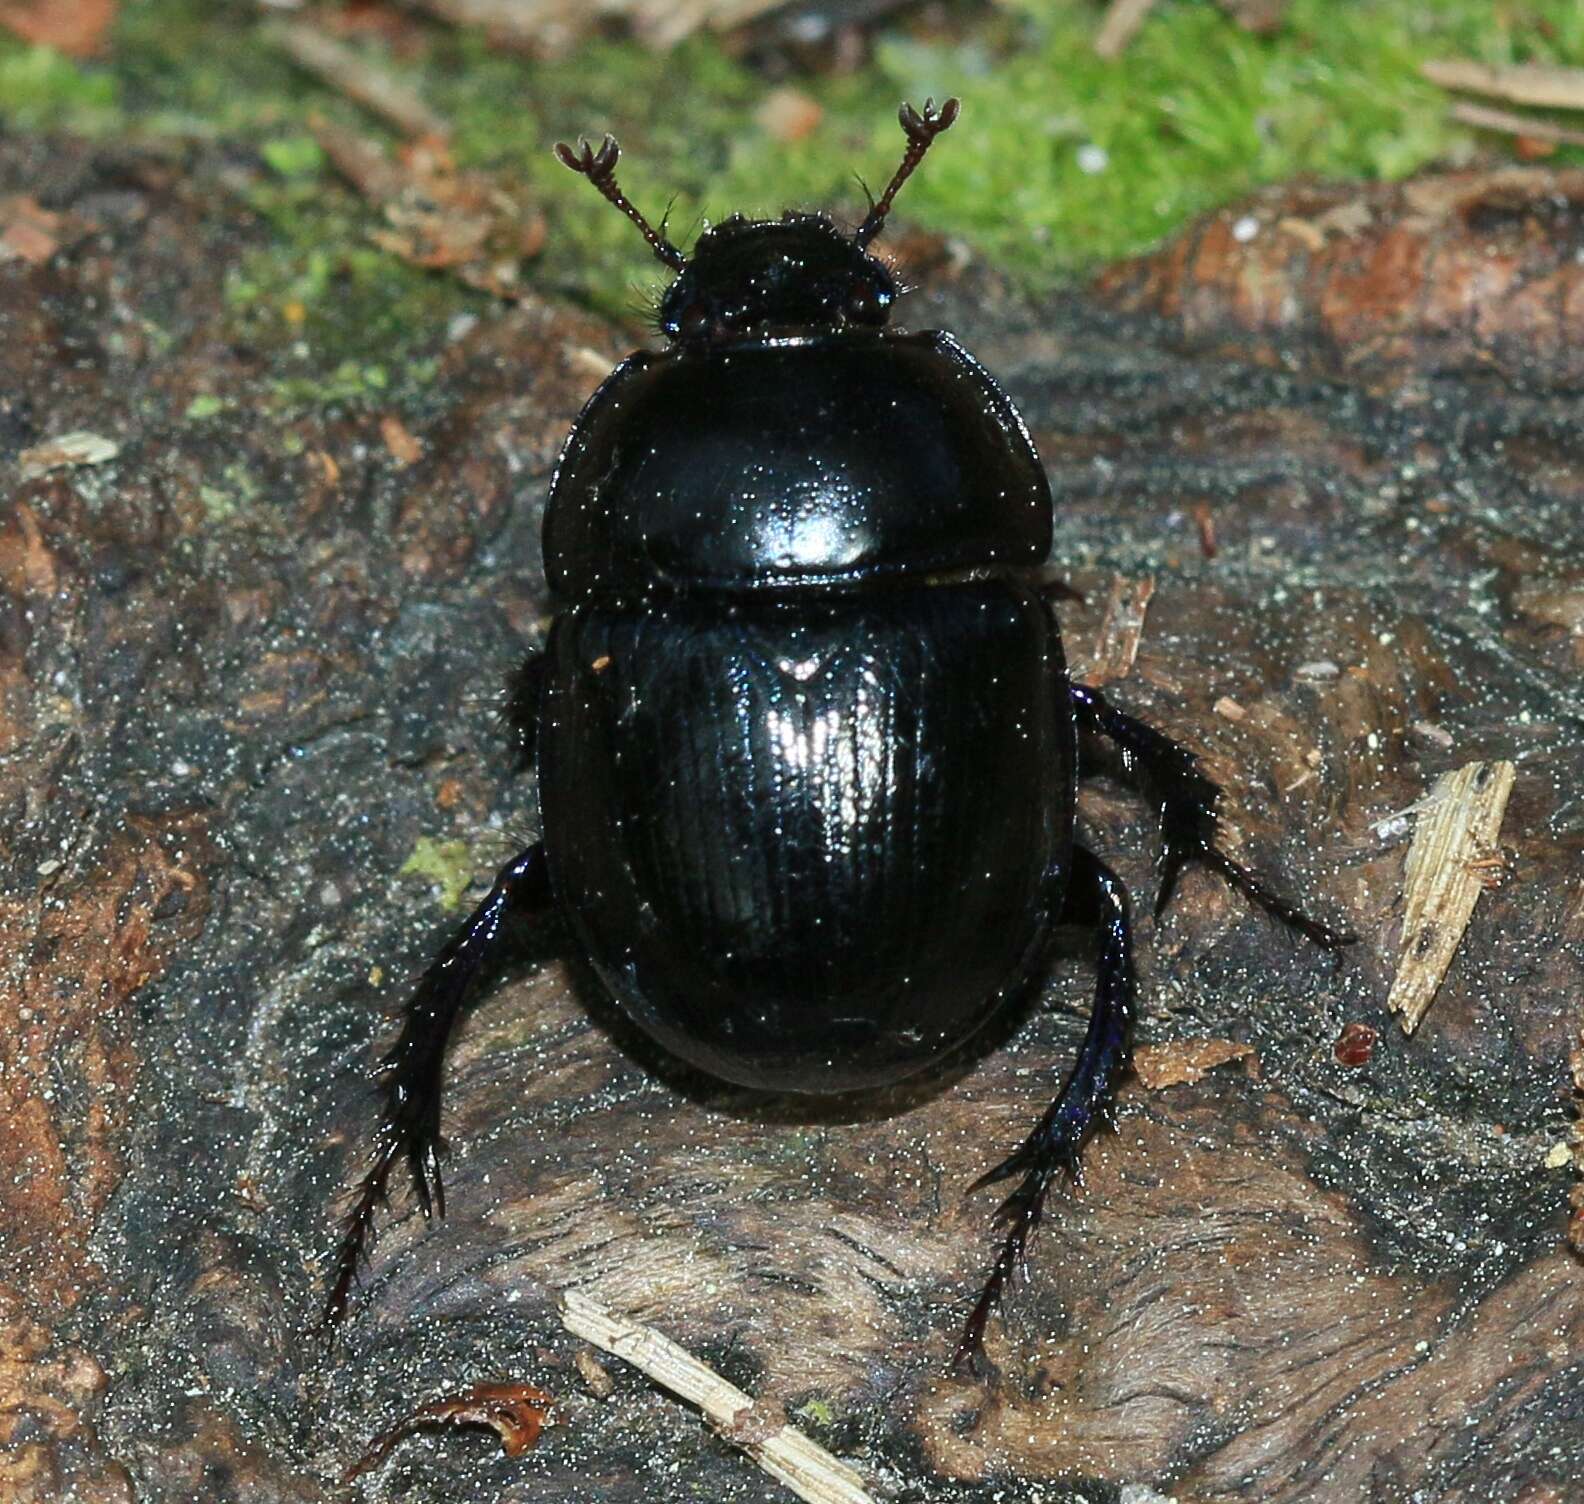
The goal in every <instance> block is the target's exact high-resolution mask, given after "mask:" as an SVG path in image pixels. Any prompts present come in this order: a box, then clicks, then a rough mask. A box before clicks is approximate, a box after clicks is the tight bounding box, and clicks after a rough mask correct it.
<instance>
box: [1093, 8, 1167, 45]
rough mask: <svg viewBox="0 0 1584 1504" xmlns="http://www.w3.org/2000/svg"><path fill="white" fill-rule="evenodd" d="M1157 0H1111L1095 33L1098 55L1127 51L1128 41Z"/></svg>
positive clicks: (1131, 38)
mask: <svg viewBox="0 0 1584 1504" xmlns="http://www.w3.org/2000/svg"><path fill="white" fill-rule="evenodd" d="M1154 4H1155V0H1111V4H1110V5H1109V6H1108V7H1107V9H1106V13H1105V20H1103V21H1102V22H1101V23H1100V30H1099V31H1098V32H1096V33H1095V39H1094V50H1095V53H1096V55H1097V56H1099V57H1105V58H1112V57H1120V56H1121V55H1122V54H1123V53H1124V52H1126V51H1127V46H1128V43H1129V42H1131V41H1132V40H1133V38H1134V36H1135V35H1136V34H1137V32H1138V29H1139V27H1141V26H1142V25H1143V24H1144V18H1145V17H1146V16H1148V15H1149V13H1150V11H1151V9H1152V8H1153V7H1154Z"/></svg>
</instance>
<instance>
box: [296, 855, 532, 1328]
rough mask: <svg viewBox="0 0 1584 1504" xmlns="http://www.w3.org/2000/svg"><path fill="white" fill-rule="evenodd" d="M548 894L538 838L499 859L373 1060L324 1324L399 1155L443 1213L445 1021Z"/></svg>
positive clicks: (352, 1270) (422, 1202)
mask: <svg viewBox="0 0 1584 1504" xmlns="http://www.w3.org/2000/svg"><path fill="white" fill-rule="evenodd" d="M551 904H552V901H551V895H550V880H549V873H548V871H547V869H546V866H545V857H544V847H543V846H542V845H541V844H537V843H536V844H535V845H533V846H530V847H529V848H528V849H527V850H526V851H525V852H523V853H522V855H521V856H519V857H517V858H516V860H514V861H512V862H510V863H508V864H507V865H506V866H505V867H503V868H501V870H500V872H499V873H498V874H497V876H496V878H495V885H494V886H493V887H492V888H491V889H490V891H489V896H488V897H487V898H486V899H485V900H484V902H483V903H481V904H480V905H479V906H478V908H477V909H475V910H474V911H473V914H472V916H471V917H470V918H469V919H468V920H467V922H466V923H465V924H463V926H462V927H461V928H460V929H459V930H458V931H457V932H456V933H455V934H454V935H452V937H451V938H450V939H449V940H448V941H447V942H446V944H445V946H444V948H443V949H442V950H441V952H440V954H439V955H438V956H437V957H435V960H434V962H433V963H432V964H431V965H430V967H429V969H428V970H427V971H426V972H425V973H424V974H423V978H422V980H421V981H420V982H419V983H418V988H417V991H416V992H415V993H414V994H413V997H412V1000H411V1001H410V1002H409V1003H408V1004H407V1012H406V1017H405V1020H404V1022H403V1024H402V1031H401V1034H400V1035H399V1037H398V1038H397V1040H396V1043H395V1044H394V1045H393V1046H392V1047H391V1049H390V1051H389V1053H387V1054H386V1056H385V1058H384V1060H383V1061H382V1062H381V1065H380V1077H381V1081H380V1085H381V1089H382V1091H383V1093H384V1098H385V1102H384V1110H383V1112H382V1114H381V1117H380V1124H379V1129H378V1131H377V1133H376V1135H375V1140H374V1153H373V1156H372V1158H371V1160H370V1163H369V1167H368V1170H367V1171H366V1172H365V1174H364V1176H363V1181H362V1184H361V1185H360V1187H359V1189H358V1195H357V1200H356V1202H355V1204H354V1205H353V1208H352V1212H351V1215H350V1216H349V1217H348V1219H347V1225H346V1231H345V1233H344V1234H343V1236H342V1239H341V1246H340V1249H339V1251H338V1252H337V1254H336V1264H335V1281H334V1283H333V1284H332V1285H331V1287H330V1295H329V1298H328V1299H327V1300H326V1302H325V1311H324V1323H325V1325H326V1326H330V1325H333V1324H334V1323H335V1322H337V1321H339V1320H340V1318H341V1317H342V1316H343V1315H344V1314H345V1313H346V1308H347V1302H348V1300H349V1299H350V1297H351V1292H352V1285H353V1282H354V1281H355V1280H356V1278H357V1272H358V1266H359V1265H360V1263H361V1262H362V1259H363V1255H364V1251H365V1249H366V1248H367V1246H368V1241H369V1234H370V1232H371V1231H372V1228H373V1222H374V1208H375V1207H376V1206H377V1205H378V1204H379V1203H380V1202H381V1201H383V1200H384V1199H385V1184H386V1181H387V1180H388V1179H389V1178H390V1172H391V1168H392V1166H393V1165H395V1163H396V1161H397V1160H398V1159H405V1160H406V1161H407V1165H408V1168H409V1170H410V1171H411V1172H412V1180H413V1190H414V1191H415V1193H416V1194H417V1197H418V1205H419V1206H420V1207H421V1208H422V1209H423V1214H424V1217H425V1218H426V1219H427V1218H429V1217H431V1216H433V1215H434V1213H436V1212H438V1213H439V1214H440V1215H441V1216H444V1215H445V1187H444V1185H443V1183H442V1181H441V1179H440V1085H441V1067H442V1064H443V1062H444V1060H445V1050H446V1045H447V1043H448V1042H449V1040H450V1038H451V1030H452V1028H453V1027H454V1026H455V1024H456V1021H457V1019H458V1017H459V1016H460V1015H461V1012H462V1009H463V1006H464V1005H465V1004H466V1003H467V1001H468V1000H469V998H470V997H471V996H472V994H473V993H474V992H475V990H476V989H477V986H478V984H479V982H480V981H481V980H483V979H484V977H486V976H487V975H488V974H489V973H490V972H491V971H492V970H493V969H494V968H495V967H496V966H497V965H498V964H499V963H500V961H501V960H503V959H504V958H505V956H506V954H507V953H508V952H509V951H510V950H511V949H512V947H513V945H514V942H515V939H516V936H515V934H514V930H515V929H518V928H520V925H521V923H522V922H523V921H525V920H533V919H536V918H540V917H543V916H546V915H548V913H549V912H550V909H551Z"/></svg>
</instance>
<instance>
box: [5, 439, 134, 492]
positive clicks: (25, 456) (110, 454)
mask: <svg viewBox="0 0 1584 1504" xmlns="http://www.w3.org/2000/svg"><path fill="white" fill-rule="evenodd" d="M120 452H121V446H120V445H119V444H118V443H116V441H115V440H114V439H107V438H106V437H105V436H104V435H103V434H102V433H89V432H88V431H87V430H86V429H78V430H76V431H75V432H72V433H63V434H59V435H57V436H56V437H55V438H53V439H46V440H45V441H44V443H42V444H35V445H34V446H33V448H31V449H24V450H23V451H22V453H21V454H19V455H18V456H17V462H18V464H20V466H21V467H22V476H23V479H24V480H34V479H37V477H39V476H40V475H47V474H48V473H49V472H50V471H51V470H64V469H69V468H71V467H72V466H75V465H103V464H105V463H107V462H108V461H110V460H113V459H114V458H115V457H116V456H117V455H118V454H120Z"/></svg>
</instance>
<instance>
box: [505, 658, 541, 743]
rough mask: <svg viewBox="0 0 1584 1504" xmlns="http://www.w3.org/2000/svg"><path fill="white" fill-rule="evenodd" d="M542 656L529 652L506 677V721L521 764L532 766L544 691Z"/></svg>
mask: <svg viewBox="0 0 1584 1504" xmlns="http://www.w3.org/2000/svg"><path fill="white" fill-rule="evenodd" d="M544 677H545V655H544V654H543V653H530V654H529V655H528V656H527V657H526V658H525V659H523V661H522V664H521V665H520V666H519V667H518V668H516V669H514V670H513V671H512V672H511V673H510V674H509V675H508V676H507V679H506V724H507V725H508V726H510V727H511V729H512V734H513V735H514V736H515V737H516V739H517V746H518V749H519V750H520V751H521V753H522V759H523V760H522V766H523V767H525V768H526V767H532V766H533V760H534V752H535V751H536V750H537V744H538V739H539V700H540V697H541V695H542V694H543V693H544Z"/></svg>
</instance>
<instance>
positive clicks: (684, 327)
mask: <svg viewBox="0 0 1584 1504" xmlns="http://www.w3.org/2000/svg"><path fill="white" fill-rule="evenodd" d="M709 328H710V313H709V309H708V307H706V306H705V305H704V304H703V303H689V304H688V306H687V307H686V308H684V309H683V310H682V315H681V317H680V318H679V319H678V320H677V333H678V334H680V335H681V336H682V338H683V339H699V338H702V336H704V335H706V334H708V333H709Z"/></svg>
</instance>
